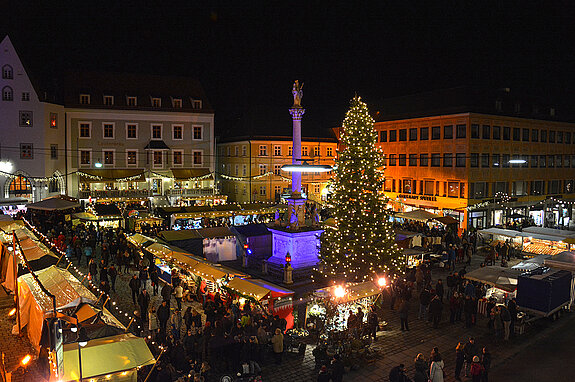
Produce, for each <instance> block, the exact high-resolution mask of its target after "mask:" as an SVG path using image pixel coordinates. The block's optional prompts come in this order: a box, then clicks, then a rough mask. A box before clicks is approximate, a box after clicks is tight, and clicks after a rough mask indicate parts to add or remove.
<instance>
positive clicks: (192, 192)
mask: <svg viewBox="0 0 575 382" xmlns="http://www.w3.org/2000/svg"><path fill="white" fill-rule="evenodd" d="M215 193H216V192H215V190H214V189H213V188H171V189H169V190H166V192H165V195H166V196H184V197H185V196H203V195H212V194H215Z"/></svg>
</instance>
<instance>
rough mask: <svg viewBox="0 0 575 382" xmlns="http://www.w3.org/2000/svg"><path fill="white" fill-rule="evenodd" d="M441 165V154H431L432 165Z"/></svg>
mask: <svg viewBox="0 0 575 382" xmlns="http://www.w3.org/2000/svg"><path fill="white" fill-rule="evenodd" d="M439 166H441V154H431V167H439Z"/></svg>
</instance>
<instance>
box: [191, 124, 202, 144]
mask: <svg viewBox="0 0 575 382" xmlns="http://www.w3.org/2000/svg"><path fill="white" fill-rule="evenodd" d="M202 130H203V129H202V126H194V128H193V135H192V138H193V140H194V141H201V140H202V139H203V134H202Z"/></svg>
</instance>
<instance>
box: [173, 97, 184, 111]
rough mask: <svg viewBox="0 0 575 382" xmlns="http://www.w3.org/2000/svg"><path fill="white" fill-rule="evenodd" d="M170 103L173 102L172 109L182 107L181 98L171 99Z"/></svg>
mask: <svg viewBox="0 0 575 382" xmlns="http://www.w3.org/2000/svg"><path fill="white" fill-rule="evenodd" d="M172 103H173V106H174V109H181V108H182V99H181V98H174V99H172Z"/></svg>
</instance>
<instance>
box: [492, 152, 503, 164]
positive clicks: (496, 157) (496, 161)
mask: <svg viewBox="0 0 575 382" xmlns="http://www.w3.org/2000/svg"><path fill="white" fill-rule="evenodd" d="M499 158H500V156H499V154H493V155H491V161H492V162H493V167H501V160H500V159H499Z"/></svg>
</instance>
